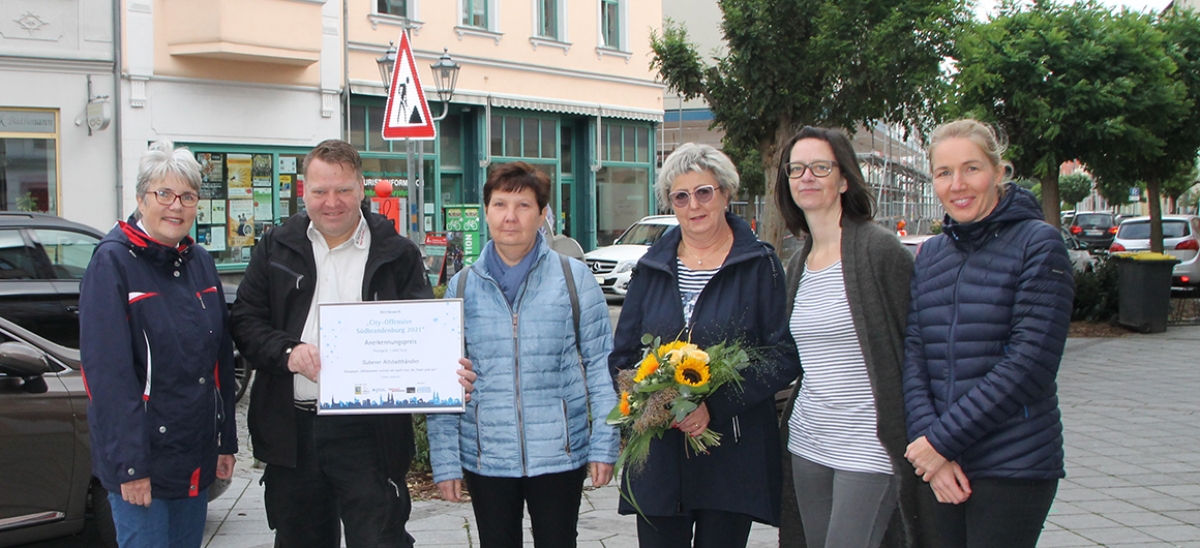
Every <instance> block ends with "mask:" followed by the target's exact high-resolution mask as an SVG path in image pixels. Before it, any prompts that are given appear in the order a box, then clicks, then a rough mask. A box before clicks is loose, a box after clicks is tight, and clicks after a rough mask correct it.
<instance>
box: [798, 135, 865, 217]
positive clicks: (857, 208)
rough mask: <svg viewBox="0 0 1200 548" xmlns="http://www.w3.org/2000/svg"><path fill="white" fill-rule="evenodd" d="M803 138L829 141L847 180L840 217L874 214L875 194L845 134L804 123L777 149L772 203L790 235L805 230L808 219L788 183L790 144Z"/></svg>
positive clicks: (835, 158) (839, 167)
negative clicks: (793, 197) (773, 199)
mask: <svg viewBox="0 0 1200 548" xmlns="http://www.w3.org/2000/svg"><path fill="white" fill-rule="evenodd" d="M803 139H820V140H822V141H825V142H826V143H829V148H831V149H833V158H834V160H837V165H838V169H839V170H841V172H842V177H845V179H846V192H843V193H842V197H841V200H842V220H845V219H850V220H852V221H869V220H871V219H873V218H874V217H875V196H873V195H872V194H871V189H869V188H868V187H867V181H866V178H864V177H863V174H862V170H861V169H860V168H859V167H858V156H857V155H856V154H855V153H854V145H852V144H850V138H849V137H846V134H844V133H842V132H840V131H837V130H833V129H827V128H821V127H812V126H804V129H801V130H800V132H799V133H797V134H795V135H793V136H792V138H791V139H788V141H787V143H785V144H784V146H783V148H781V149H780V152H779V173H778V174H776V177H775V205H776V206H777V207H779V213H780V214H781V215H782V216H783V222H784V223H785V224H786V225H787V227H788V230H790V231H791V232H792V234H797V235H798V234H800V233H801V232H808V219H806V218H805V217H804V210H802V209H800V206H798V205H796V201H795V200H793V199H792V188H791V185H790V184H789V183H788V175H787V165H788V162H791V160H792V147H794V146H796V143H797V142H798V141H801V140H803Z"/></svg>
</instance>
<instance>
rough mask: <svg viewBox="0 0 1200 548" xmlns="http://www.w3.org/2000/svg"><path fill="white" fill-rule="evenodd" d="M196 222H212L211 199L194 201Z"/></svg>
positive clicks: (201, 223) (199, 223)
mask: <svg viewBox="0 0 1200 548" xmlns="http://www.w3.org/2000/svg"><path fill="white" fill-rule="evenodd" d="M196 224H198V225H207V224H212V200H204V199H201V200H200V201H199V202H196Z"/></svg>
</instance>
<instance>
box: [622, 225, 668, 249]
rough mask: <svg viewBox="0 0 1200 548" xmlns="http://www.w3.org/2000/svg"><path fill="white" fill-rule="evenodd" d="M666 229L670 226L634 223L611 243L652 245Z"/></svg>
mask: <svg viewBox="0 0 1200 548" xmlns="http://www.w3.org/2000/svg"><path fill="white" fill-rule="evenodd" d="M668 228H671V227H670V225H659V224H647V223H636V224H634V225H633V226H631V227H629V230H626V231H625V233H624V234H622V235H621V237H620V238H617V241H616V242H613V243H614V244H617V245H654V242H657V241H658V239H659V238H661V237H662V235H663V233H664V232H666V231H667V229H668Z"/></svg>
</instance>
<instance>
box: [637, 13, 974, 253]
mask: <svg viewBox="0 0 1200 548" xmlns="http://www.w3.org/2000/svg"><path fill="white" fill-rule="evenodd" d="M719 4H720V8H721V10H722V12H723V13H724V20H723V22H722V24H721V30H722V33H723V35H724V37H725V40H726V42H727V46H728V53H727V54H725V55H724V56H723V57H718V58H715V59H712V64H708V63H706V62H704V60H702V59H701V56H700V54H699V53H697V49H696V46H695V45H694V44H691V43H690V42H689V40H688V35H687V30H686V29H685V28H683V27H682V26H680V25H678V24H676V23H673V22H670V21H668V22H667V24H665V25H664V27H663V31H662V34H661V35H659V34H655V35H654V36H652V38H651V47H652V49H653V50H654V58H653V60H652V62H651V67H652V68H654V69H656V70H657V71H658V73H659V76H660V77H661V78H662V80H663V81H664V82H665V83H666V85H667V87H668V88H669V89H670V90H672V91H675V92H677V93H679V94H681V95H682V96H684V97H686V98H694V97H704V98H705V99H706V100H707V101H708V104H709V107H710V108H711V109H712V112H713V125H714V126H716V127H720V128H722V129H724V130H725V142H724V144H725V147H726V149H727V150H736V151H756V152H757V154H758V157H759V163H760V164H761V165H762V172H763V173H764V174H765V188H764V189H763V192H764V194H766V195H770V194H771V192H773V190H774V183H775V176H774V174H775V173H776V172H777V169H778V166H777V165H776V164H777V161H778V155H779V151H778V146H779V143H780V142H781V141H784V140H786V139H788V138H789V137H791V135H793V134H794V133H795V132H796V131H798V130H799V129H800V128H801V127H803V126H804V125H820V126H826V127H838V128H844V129H848V130H851V131H853V130H854V129H855V128H857V127H858V126H859V125H867V126H871V125H873V124H874V123H876V122H885V123H897V124H905V125H909V126H912V125H919V124H926V123H928V121H929V120H931V119H932V117H933V116H934V115H935V114H936V111H937V108H938V105H939V104H940V102H941V100H942V99H943V96H944V93H945V91H946V86H945V82H944V80H943V79H942V78H941V68H940V64H941V62H942V60H943V58H945V57H947V56H949V55H951V54H952V46H953V39H954V36H955V33H956V32H957V30H958V29H959V28H960V26H961V25H962V23H963V21H965V20H966V6H965V3H964V1H963V0H720V1H719ZM767 210H768V217H767V220H766V221H767V222H766V223H765V233H764V234H763V237H764V239H766V240H768V241H772V242H775V243H778V242H779V241H780V240H781V239H782V235H783V227H782V223H780V222H779V219H778V213H777V212H776V211H775V209H774V206H773V204H771V201H770V200H768V208H767Z"/></svg>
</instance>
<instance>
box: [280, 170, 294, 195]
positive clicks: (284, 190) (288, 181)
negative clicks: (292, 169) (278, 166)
mask: <svg viewBox="0 0 1200 548" xmlns="http://www.w3.org/2000/svg"><path fill="white" fill-rule="evenodd" d="M291 197H292V176H291V175H280V176H279V199H281V200H283V199H290V198H291Z"/></svg>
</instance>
